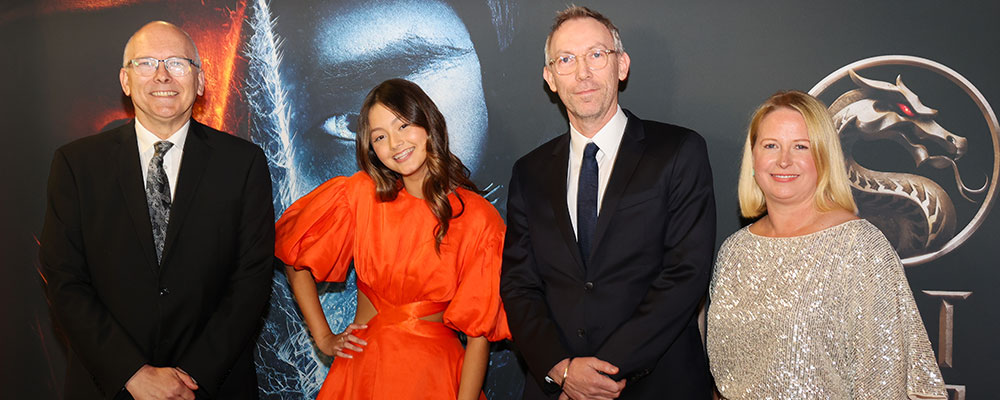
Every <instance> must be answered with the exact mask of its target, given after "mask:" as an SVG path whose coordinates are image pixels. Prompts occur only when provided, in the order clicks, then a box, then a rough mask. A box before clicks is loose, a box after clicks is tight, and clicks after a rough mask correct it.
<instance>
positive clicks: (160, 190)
mask: <svg viewBox="0 0 1000 400" xmlns="http://www.w3.org/2000/svg"><path fill="white" fill-rule="evenodd" d="M173 145H174V144H173V143H170V142H168V141H166V140H162V141H159V142H156V143H155V144H154V145H153V147H154V148H155V151H154V152H153V158H151V159H150V160H149V169H148V170H147V171H146V204H147V205H148V206H149V222H150V224H151V225H152V226H153V244H154V245H155V246H156V262H157V263H159V262H160V259H161V258H162V256H163V242H164V239H165V238H166V236H167V224H168V223H169V222H170V182H169V181H167V173H166V171H164V170H163V154H164V153H166V152H167V150H170V147H171V146H173Z"/></svg>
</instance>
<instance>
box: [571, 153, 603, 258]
mask: <svg viewBox="0 0 1000 400" xmlns="http://www.w3.org/2000/svg"><path fill="white" fill-rule="evenodd" d="M597 150H598V148H597V145H596V144H594V143H593V142H591V143H587V147H586V148H584V149H583V164H581V165H580V181H579V185H577V191H576V242H577V245H579V246H580V255H581V256H583V262H584V264H586V263H587V258H589V257H590V245H591V241H592V240H593V239H594V228H595V227H596V226H597Z"/></svg>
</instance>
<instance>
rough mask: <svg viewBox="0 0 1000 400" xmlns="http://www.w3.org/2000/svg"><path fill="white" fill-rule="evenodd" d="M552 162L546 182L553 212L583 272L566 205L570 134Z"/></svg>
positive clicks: (560, 142) (557, 150) (565, 240)
mask: <svg viewBox="0 0 1000 400" xmlns="http://www.w3.org/2000/svg"><path fill="white" fill-rule="evenodd" d="M550 160H551V164H550V165H549V166H548V174H547V175H548V176H546V179H545V182H547V183H548V184H547V185H546V186H548V188H549V201H550V202H551V204H552V212H553V213H554V214H555V220H556V226H557V227H558V229H559V232H560V233H561V234H562V237H563V241H564V242H565V243H566V246H567V247H569V253H570V254H572V255H573V261H574V262H575V263H576V266H577V268H578V269H579V271H580V272H581V273H582V272H583V271H584V266H583V259H582V258H581V257H580V248H579V246H577V244H576V234H575V233H574V232H573V223H572V222H571V221H570V216H569V206H567V205H566V174H567V172H568V169H569V134H568V133H567V134H565V135H563V136H562V138H561V139H560V141H559V143H558V144H557V145H556V149H555V151H553V152H552V158H551V159H550Z"/></svg>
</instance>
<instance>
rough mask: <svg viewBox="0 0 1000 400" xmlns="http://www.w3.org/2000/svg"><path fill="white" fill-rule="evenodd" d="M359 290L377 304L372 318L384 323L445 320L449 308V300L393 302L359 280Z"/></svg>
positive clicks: (374, 304)
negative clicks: (446, 310) (445, 311)
mask: <svg viewBox="0 0 1000 400" xmlns="http://www.w3.org/2000/svg"><path fill="white" fill-rule="evenodd" d="M357 283H358V290H360V291H361V292H362V293H364V294H365V296H366V297H368V299H369V300H370V301H371V302H372V305H373V306H375V312H376V314H375V316H373V317H372V319H373V320H374V319H376V318H377V319H378V320H379V321H380V322H382V323H384V324H393V323H399V322H403V321H407V320H413V319H419V320H423V321H427V322H438V323H441V322H444V319H443V317H444V310H445V309H446V308H448V304H449V303H448V302H434V301H415V302H412V303H406V304H398V305H397V304H392V303H389V302H387V301H385V300H383V299H381V298H380V297H378V296H375V295H374V294H373V293H372V290H371V288H369V287H368V286H367V285H365V284H364V282H361V281H360V280H358V281H357Z"/></svg>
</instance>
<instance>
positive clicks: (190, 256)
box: [40, 121, 274, 399]
mask: <svg viewBox="0 0 1000 400" xmlns="http://www.w3.org/2000/svg"><path fill="white" fill-rule="evenodd" d="M141 175H142V172H141V168H140V166H139V152H138V148H137V146H136V133H135V124H134V122H133V123H130V124H127V125H125V126H123V127H120V128H116V129H112V130H109V131H106V132H103V133H100V134H98V135H94V136H90V137H86V138H83V139H80V140H77V141H74V142H72V143H70V144H68V145H65V146H63V147H61V148H60V149H59V150H57V151H56V153H55V157H54V159H53V161H52V169H51V173H50V175H49V183H48V196H47V208H46V214H45V225H44V228H43V229H42V236H41V239H40V242H41V249H40V260H41V266H42V272H43V274H44V278H45V280H46V284H47V288H46V290H47V295H48V298H49V302H50V304H51V308H52V311H53V313H54V315H55V317H56V321H57V322H58V325H59V326H60V327H61V328H62V330H63V331H64V332H65V335H66V337H67V339H68V341H69V345H70V359H69V362H68V364H69V365H68V367H67V374H66V398H74V399H75V398H81V399H83V398H86V399H89V398H114V397H119V398H129V397H131V396H129V395H128V392H127V391H122V389H123V387H124V385H125V382H126V381H127V380H128V379H129V378H130V377H131V376H132V374H134V373H135V372H136V371H137V370H138V369H139V367H140V366H142V365H143V364H150V365H152V366H156V367H168V366H171V367H173V366H176V367H180V368H182V369H183V370H184V371H186V372H187V373H188V374H190V375H191V376H192V377H193V378H194V379H195V380H196V381H197V382H198V384H199V386H200V388H199V390H198V395H199V397H200V398H209V397H210V398H240V399H243V398H255V397H256V396H257V386H256V375H255V372H254V367H253V354H252V349H253V347H252V346H253V342H254V341H253V337H254V335H255V332H256V329H257V326H258V322H259V321H260V317H261V313H262V312H263V310H264V306H265V305H266V304H267V300H268V297H269V295H270V283H271V276H272V273H273V268H274V264H273V256H274V210H273V207H272V203H271V179H270V175H269V173H268V169H267V161H266V159H265V157H264V153H263V152H262V151H261V149H260V148H259V147H257V146H256V145H253V144H251V143H249V142H247V141H245V140H242V139H239V138H236V137H233V136H230V135H228V134H225V133H223V132H219V131H216V130H214V129H212V128H209V127H206V126H204V125H202V124H199V123H198V122H196V121H191V127H190V130H189V131H188V137H187V140H186V142H185V144H184V155H183V157H182V160H181V165H180V171H179V174H178V178H177V188H176V190H175V192H174V200H173V202H172V205H171V209H170V223H169V225H168V227H167V235H166V240H165V246H164V249H163V256H162V257H163V260H162V265H161V266H157V262H156V254H155V253H154V251H155V250H154V247H153V237H152V228H151V225H150V222H149V214H148V211H147V206H146V194H145V190H144V189H143V177H142V176H141Z"/></svg>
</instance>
